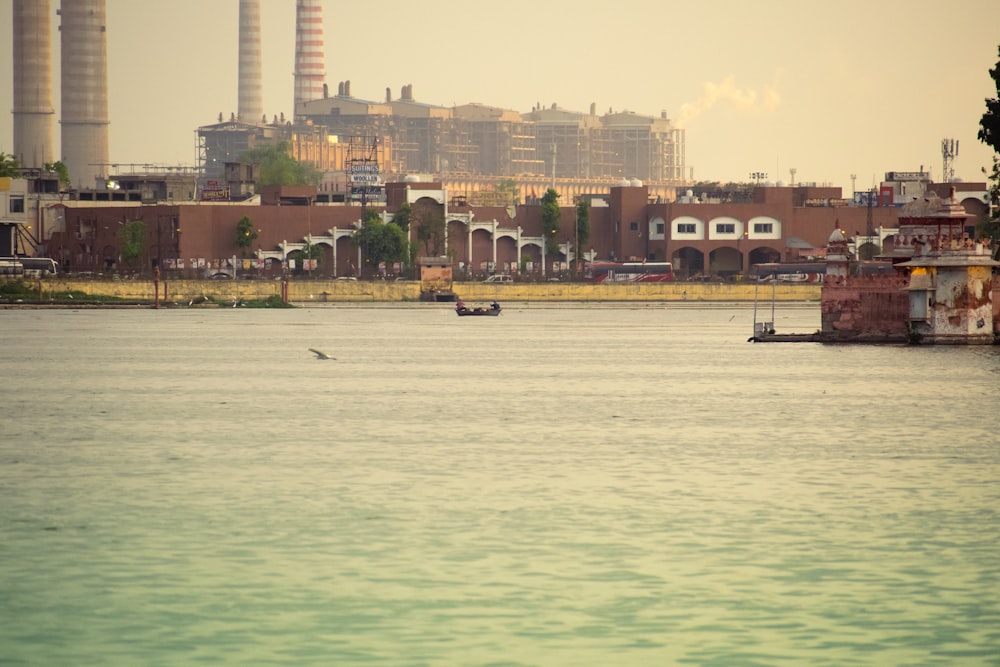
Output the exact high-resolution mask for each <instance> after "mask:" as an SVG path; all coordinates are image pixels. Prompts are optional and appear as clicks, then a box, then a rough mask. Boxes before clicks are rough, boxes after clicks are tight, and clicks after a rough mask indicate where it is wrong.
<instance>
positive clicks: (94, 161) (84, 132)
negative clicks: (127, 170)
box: [59, 0, 110, 188]
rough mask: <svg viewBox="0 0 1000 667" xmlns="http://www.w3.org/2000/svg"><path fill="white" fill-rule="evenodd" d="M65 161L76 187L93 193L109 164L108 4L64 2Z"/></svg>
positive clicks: (90, 0) (99, 0) (95, 0)
mask: <svg viewBox="0 0 1000 667" xmlns="http://www.w3.org/2000/svg"><path fill="white" fill-rule="evenodd" d="M59 13H60V15H61V16H62V26H61V27H60V30H61V31H62V32H61V36H60V44H61V47H62V48H61V50H62V59H61V60H62V71H61V75H62V85H61V87H60V90H61V91H62V121H61V122H62V155H63V162H64V163H65V164H66V168H67V169H68V170H69V176H70V178H71V179H72V180H73V183H74V184H77V185H82V186H83V187H87V188H92V187H94V186H95V185H96V183H97V181H98V179H100V180H103V179H104V178H105V176H106V173H105V167H106V166H107V163H108V124H109V122H110V121H109V120H108V41H107V33H106V32H105V31H106V26H107V22H106V20H105V17H106V11H105V0H62V4H61V9H60V11H59Z"/></svg>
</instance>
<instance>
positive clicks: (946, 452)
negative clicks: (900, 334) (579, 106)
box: [0, 304, 1000, 666]
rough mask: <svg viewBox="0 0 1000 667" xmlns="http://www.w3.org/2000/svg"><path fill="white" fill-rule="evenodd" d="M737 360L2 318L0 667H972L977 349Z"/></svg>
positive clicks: (591, 324) (530, 336)
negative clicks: (324, 357) (323, 356)
mask: <svg viewBox="0 0 1000 667" xmlns="http://www.w3.org/2000/svg"><path fill="white" fill-rule="evenodd" d="M781 308H782V310H780V311H779V313H778V317H777V326H778V328H779V330H784V331H812V330H815V328H816V327H817V326H818V319H819V315H818V311H817V307H816V306H809V307H792V306H786V307H781ZM751 331H752V310H751V309H750V308H749V307H747V306H713V307H706V306H702V307H694V306H676V305H675V306H663V305H656V306H642V305H640V306H630V307H614V308H612V307H605V308H600V307H577V306H570V307H556V308H545V307H542V306H538V305H530V306H529V305H518V304H504V312H503V314H502V315H501V317H499V318H457V317H455V315H454V314H453V313H452V312H451V311H450V310H449V307H448V306H447V305H443V306H440V307H439V306H436V305H429V304H421V305H412V306H406V307H394V308H388V307H368V308H357V307H330V308H309V309H297V310H291V311H259V310H255V311H242V310H239V309H223V310H219V311H215V310H209V311H199V310H180V311H158V312H154V311H78V312H74V311H68V310H67V311H33V310H26V311H3V312H0V335H2V340H3V341H4V345H3V346H2V347H0V368H2V369H3V373H4V383H3V390H2V394H0V396H2V398H3V405H4V410H3V415H2V417H0V427H2V428H0V433H2V438H0V664H2V665H195V664H212V665H217V664H232V665H435V666H437V665H540V666H542V665H544V666H548V665H595V666H596V665H830V666H842V665H998V664H1000V558H998V553H1000V516H998V511H1000V446H998V444H997V437H996V428H997V419H996V415H997V412H998V408H1000V398H998V395H997V384H998V380H1000V350H997V349H994V348H977V349H971V348H960V349H944V348H939V349H930V348H910V347H837V346H822V345H818V344H792V345H752V344H748V343H747V342H746V339H747V337H748V336H749V334H750V333H751ZM310 347H312V348H317V349H320V350H323V351H325V352H326V353H327V354H329V355H330V356H333V357H336V359H335V360H331V361H319V360H316V359H315V358H314V357H313V355H312V354H310V353H309V352H308V351H307V348H310Z"/></svg>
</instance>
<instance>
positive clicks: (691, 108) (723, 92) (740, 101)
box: [676, 75, 781, 127]
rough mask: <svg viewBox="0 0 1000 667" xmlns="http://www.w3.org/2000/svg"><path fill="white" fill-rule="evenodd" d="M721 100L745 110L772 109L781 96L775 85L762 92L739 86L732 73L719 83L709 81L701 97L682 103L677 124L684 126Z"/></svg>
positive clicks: (777, 103) (778, 102)
mask: <svg viewBox="0 0 1000 667" xmlns="http://www.w3.org/2000/svg"><path fill="white" fill-rule="evenodd" d="M720 102H728V103H730V104H732V105H733V106H734V107H736V108H737V109H740V110H743V111H771V110H773V109H775V108H777V107H778V105H779V104H781V97H780V96H779V95H778V91H777V89H776V88H775V87H774V86H773V85H771V86H767V87H765V88H764V90H763V91H762V92H758V91H756V90H752V89H748V88H738V87H737V86H736V78H735V77H734V76H732V75H729V76H727V77H726V78H724V79H723V80H722V81H720V82H719V83H713V82H711V81H707V82H705V83H704V84H703V86H702V95H701V97H699V98H698V99H697V100H695V101H694V102H687V103H685V104H683V105H681V108H680V111H679V112H678V114H677V121H676V124H677V126H678V127H684V126H685V125H686V124H687V123H688V122H690V121H691V120H693V119H695V118H697V117H698V116H700V115H701V114H703V113H704V112H706V111H708V110H709V109H711V108H712V107H714V106H715V105H716V104H718V103H720Z"/></svg>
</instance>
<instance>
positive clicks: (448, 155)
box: [198, 0, 685, 199]
mask: <svg viewBox="0 0 1000 667" xmlns="http://www.w3.org/2000/svg"><path fill="white" fill-rule="evenodd" d="M239 23H240V33H239V94H238V97H239V107H238V110H237V112H236V113H231V114H229V117H228V119H227V118H226V117H225V115H224V114H220V116H219V118H218V122H217V123H215V124H212V125H206V126H203V127H200V128H199V129H198V137H199V156H198V158H199V168H200V169H201V171H203V173H204V177H205V179H206V181H212V182H215V183H219V182H221V181H222V179H224V178H225V168H226V167H225V165H226V164H227V163H232V162H235V161H238V160H239V159H240V157H241V156H242V154H243V153H245V152H246V151H247V150H249V149H250V148H252V147H254V146H259V145H262V144H266V143H270V142H276V141H286V142H288V143H289V144H290V146H291V150H292V155H293V157H295V158H296V159H298V160H300V161H303V162H306V163H308V164H310V165H312V166H314V167H316V168H317V169H318V170H320V171H321V172H324V173H326V174H327V176H326V178H325V179H324V183H323V186H322V187H321V191H325V192H327V193H341V194H343V195H345V196H346V195H347V192H348V190H349V189H350V183H349V181H348V180H347V178H346V176H345V174H346V172H347V171H349V168H348V165H349V164H350V163H351V162H353V161H355V160H365V161H370V162H375V163H377V164H378V165H379V166H380V172H381V173H382V174H383V175H384V176H385V177H386V178H387V179H392V178H398V179H402V178H403V177H405V176H407V175H413V174H426V175H432V176H433V177H434V179H435V180H439V181H441V182H443V183H445V184H446V185H448V186H449V187H450V189H451V190H452V191H453V192H455V193H463V194H464V195H466V196H470V197H471V196H475V194H476V193H477V192H479V191H482V190H488V191H495V189H496V186H497V185H498V184H499V182H500V181H501V180H503V179H511V178H513V179H516V180H517V182H518V183H519V186H520V188H521V189H522V193H521V194H522V195H523V197H524V199H527V198H528V197H530V195H531V191H532V189H533V190H534V191H535V192H536V193H537V192H538V191H539V189H544V188H545V187H547V186H556V187H557V189H558V190H559V192H560V193H561V194H562V195H563V196H564V197H569V198H572V197H575V196H577V195H580V194H586V193H589V192H592V191H593V188H594V186H603V188H604V189H605V190H606V188H607V187H609V186H610V185H619V184H620V183H621V182H622V181H623V180H627V181H629V182H630V183H631V182H634V181H637V180H638V181H644V182H645V185H646V186H647V187H649V188H650V189H651V191H652V192H653V193H654V194H655V195H657V196H661V197H666V196H673V194H674V193H675V192H676V190H675V188H676V186H678V185H681V184H683V183H684V175H685V162H684V130H682V129H679V128H677V127H675V126H674V125H673V123H672V122H671V121H670V120H669V119H668V118H667V115H666V113H665V112H663V113H661V114H660V116H659V117H648V116H642V115H639V114H636V113H633V112H630V111H620V112H614V111H612V110H608V112H607V113H606V114H604V115H598V114H597V111H596V105H594V104H592V105H591V108H590V111H589V113H578V112H573V111H567V110H565V109H560V108H559V107H557V106H556V105H554V104H553V105H551V106H549V107H543V106H542V105H541V104H538V105H536V106H535V108H533V109H532V110H531V111H530V112H527V113H520V112H517V111H512V110H509V109H502V108H499V107H491V106H485V105H481V104H465V105H459V106H454V107H441V106H435V105H431V104H426V103H422V102H418V101H417V100H416V99H415V98H414V95H413V86H412V84H406V85H403V86H402V88H401V91H400V95H399V97H398V98H396V99H394V98H393V96H392V93H391V90H390V89H388V88H387V89H386V94H385V99H384V100H383V101H370V100H363V99H359V98H356V97H354V96H353V95H352V94H351V82H350V81H341V82H340V83H339V84H338V85H337V93H336V95H330V94H329V87H328V85H327V83H326V82H325V77H326V74H325V69H324V62H325V55H324V37H323V18H322V4H321V2H320V0H296V22H295V25H296V36H295V72H294V76H295V87H294V90H295V99H294V117H293V118H290V119H285V118H284V117H283V116H282V117H280V118H279V117H275V116H272V118H271V120H270V122H269V121H268V118H267V116H266V115H265V114H264V113H263V110H262V109H261V107H260V104H259V100H260V99H261V97H262V94H261V78H260V67H261V65H260V52H261V50H260V39H261V25H260V3H259V0H240V19H239Z"/></svg>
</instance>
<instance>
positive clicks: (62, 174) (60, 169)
mask: <svg viewBox="0 0 1000 667" xmlns="http://www.w3.org/2000/svg"><path fill="white" fill-rule="evenodd" d="M43 167H44V169H45V171H48V172H50V173H54V174H58V175H59V184H60V185H69V184H70V180H69V168H68V167H67V166H66V165H65V163H63V161H62V160H56V161H55V162H46V163H45V164H44V165H43Z"/></svg>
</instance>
